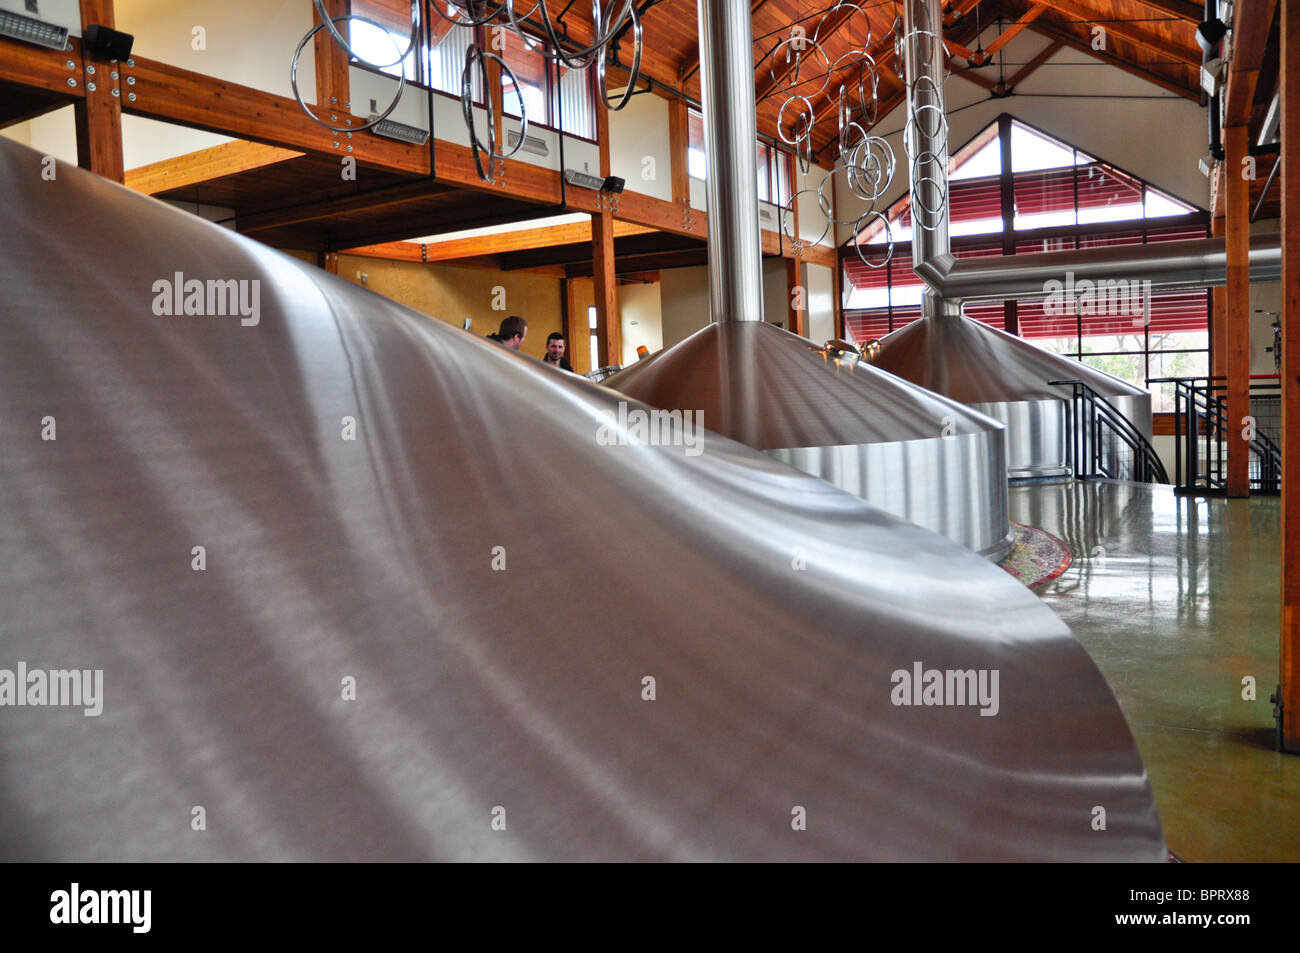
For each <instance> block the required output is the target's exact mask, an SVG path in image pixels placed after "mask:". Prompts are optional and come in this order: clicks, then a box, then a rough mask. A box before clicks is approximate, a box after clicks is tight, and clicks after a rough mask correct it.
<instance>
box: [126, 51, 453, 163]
mask: <svg viewBox="0 0 1300 953" xmlns="http://www.w3.org/2000/svg"><path fill="white" fill-rule="evenodd" d="M132 64H134V65H132ZM118 68H119V70H121V72H122V73H123V76H122V81H123V82H122V88H123V89H126V88H127V86H128V85H130V87H131V90H132V92H133V93H134V94H135V99H134V100H133V101H131V102H123V103H122V107H123V111H124V112H127V113H130V114H132V115H135V116H145V117H147V118H149V119H157V120H161V121H162V122H170V123H176V124H177V125H182V126H189V127H191V128H194V129H203V130H205V131H207V132H215V133H218V134H220V135H226V136H233V137H234V138H236V139H248V140H251V141H253V142H262V143H265V144H267V145H272V146H280V147H282V148H287V149H296V150H299V151H302V152H315V153H320V154H324V155H332V156H336V157H338V159H339V160H340V163H341V160H342V159H343V158H344V157H347V156H351V157H353V158H355V159H356V161H357V164H358V165H360V166H366V165H370V166H373V167H376V168H381V169H385V170H387V171H391V172H407V173H412V174H416V175H427V174H428V172H429V150H428V149H427V148H425V147H423V146H415V145H408V144H407V143H404V142H395V141H394V140H392V139H383V138H381V137H379V136H375V135H372V134H371V133H369V132H365V133H356V134H354V135H353V137H352V138H351V139H348V138H347V137H346V136H345V135H344V134H343V133H332V132H330V131H329V130H328V129H326V128H325V127H323V126H321V125H318V124H317V123H315V122H312V120H311V119H310V118H308V117H307V115H306V114H305V113H304V112H303V111H302V108H301V107H300V106H299V105H298V103H297V102H296V101H295V100H293V99H290V98H289V97H287V96H277V95H275V94H274V93H267V92H264V91H262V90H260V89H253V88H252V87H249V86H241V85H239V84H238V83H229V82H226V81H225V80H221V79H217V78H216V77H213V76H205V75H203V74H202V73H195V72H193V71H191V70H185V69H180V68H179V67H176V66H170V65H168V64H166V63H161V62H159V61H157V60H151V59H148V58H146V57H142V56H136V57H134V58H133V59H132V60H130V61H128V62H126V63H121V64H119V67H118ZM131 80H134V83H131ZM330 115H337V116H338V123H342V122H344V121H345V120H346V119H348V118H351V119H352V122H353V123H354V124H355V125H357V126H361V125H363V124H364V123H365V120H364V119H363V118H361V117H360V116H355V115H351V114H349V113H348V112H346V111H345V110H339V112H338V113H331V114H330ZM327 118H328V117H327ZM338 123H336V125H337V124H338ZM349 147H351V149H352V151H351V152H349V151H348V148H349Z"/></svg>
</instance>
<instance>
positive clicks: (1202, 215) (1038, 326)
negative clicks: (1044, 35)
mask: <svg viewBox="0 0 1300 953" xmlns="http://www.w3.org/2000/svg"><path fill="white" fill-rule="evenodd" d="M1021 131H1028V133H1029V134H1031V135H1032V136H1034V137H1039V138H1041V139H1043V140H1046V141H1048V142H1050V143H1052V144H1053V145H1054V146H1055V147H1057V148H1059V150H1060V151H1061V153H1062V157H1064V156H1065V155H1066V154H1067V153H1068V159H1069V161H1068V162H1064V161H1062V162H1060V163H1059V164H1056V165H1052V164H1050V163H1048V164H1041V165H1038V166H1036V167H1031V168H1024V166H1025V165H1030V166H1033V163H1024V162H1020V163H1018V162H1017V157H1016V154H1015V153H1014V152H1013V150H1012V136H1013V135H1014V134H1017V133H1018V132H1021ZM963 168H965V170H966V171H965V172H964V173H963ZM1085 176H1086V178H1085ZM950 180H951V181H952V182H954V183H958V182H959V183H960V186H956V187H952V190H953V204H954V214H953V221H954V227H953V229H952V232H953V233H954V237H953V238H952V239H951V241H952V249H953V254H954V255H955V256H956V257H958V258H967V257H995V256H1011V255H1015V254H1017V253H1020V254H1025V253H1031V252H1038V251H1060V250H1067V249H1075V248H1087V247H1092V246H1097V245H1125V244H1139V243H1141V244H1145V243H1149V242H1156V241H1174V240H1179V239H1189V238H1204V237H1206V236H1207V235H1208V234H1209V225H1210V216H1209V213H1208V212H1207V211H1206V210H1204V209H1201V208H1197V207H1196V206H1194V205H1191V204H1189V203H1186V202H1182V201H1181V200H1178V199H1175V198H1173V197H1171V196H1169V195H1167V194H1166V193H1164V192H1163V191H1161V190H1159V189H1156V188H1155V187H1154V186H1151V185H1150V184H1149V183H1147V182H1146V181H1145V180H1143V179H1142V178H1141V177H1139V176H1136V175H1133V174H1132V173H1129V172H1127V171H1125V170H1123V169H1122V168H1120V167H1118V166H1115V165H1114V164H1113V163H1107V162H1105V161H1104V160H1099V159H1097V158H1094V157H1093V156H1090V155H1087V154H1086V153H1083V152H1082V151H1081V150H1078V149H1077V148H1075V147H1074V146H1071V145H1070V144H1068V143H1065V142H1063V141H1061V140H1060V139H1058V138H1057V137H1054V136H1051V135H1050V134H1048V133H1046V132H1043V131H1042V130H1039V129H1037V128H1035V127H1034V126H1032V125H1030V124H1029V123H1026V122H1024V120H1021V119H1018V118H1016V117H1012V116H1010V115H1009V114H1005V113H1004V114H1002V115H1001V116H999V117H998V118H997V120H995V122H994V123H992V124H991V125H990V126H988V127H986V128H985V129H983V130H981V131H980V132H979V133H978V134H977V135H976V136H974V137H972V139H971V140H970V141H969V142H968V143H967V144H966V145H965V146H963V147H962V149H959V150H957V151H956V153H954V165H953V167H952V168H950ZM1081 182H1082V183H1083V185H1082V188H1081V185H1080V183H1081ZM1063 186H1064V188H1063ZM958 188H959V189H960V192H961V194H960V196H959V195H958V194H957V189H958ZM1081 193H1082V197H1081ZM1053 197H1054V199H1055V201H1054V202H1053V201H1052V199H1053ZM1045 199H1046V200H1045ZM1018 200H1019V201H1018ZM1066 204H1068V206H1069V207H1068V208H1064V209H1061V210H1060V211H1059V212H1055V213H1054V209H1056V208H1057V207H1058V206H1062V205H1066ZM1027 208H1037V209H1041V210H1043V211H1042V212H1040V213H1039V215H1038V218H1037V221H1044V220H1046V221H1051V220H1053V219H1058V220H1059V219H1066V221H1065V223H1063V224H1051V225H1047V226H1039V227H1026V223H1027V222H1033V221H1034V220H1035V219H1034V217H1033V216H1030V215H1026V214H1021V212H1022V211H1024V210H1025V209H1027ZM1126 210H1127V211H1126ZM1171 211H1173V212H1176V213H1177V214H1168V213H1169V212H1171ZM909 212H910V209H909V208H908V201H907V196H904V197H903V198H901V199H899V201H898V202H896V203H895V204H894V205H893V206H892V207H891V208H890V210H889V212H888V213H886V218H888V219H889V220H890V222H891V225H893V224H901V225H902V226H903V228H904V229H906V228H909V227H910V216H909V214H908V213H909ZM1153 212H1155V213H1157V214H1152V213H1153ZM1133 213H1136V214H1133ZM1126 214H1131V215H1132V217H1121V216H1123V215H1126ZM963 225H967V226H968V227H967V228H966V229H965V231H966V232H967V233H966V234H962V232H963V228H962V226H963ZM876 232H877V233H883V229H881V228H879V227H877V229H876ZM903 234H904V235H907V232H906V231H905V230H904V231H903ZM880 237H883V235H882V234H881V235H876V234H873V235H870V236H868V242H867V243H864V244H863V246H862V247H863V254H864V255H865V256H866V258H867V259H868V260H869V261H872V262H873V264H875V263H879V262H881V261H882V260H883V259H884V256H885V251H884V249H885V246H884V245H883V244H873V243H871V242H872V241H873V240H874V241H876V242H878V241H879V239H880ZM909 237H910V236H909ZM911 258H912V250H911V242H910V240H909V241H897V240H896V241H895V243H894V249H893V255H892V258H891V259H890V261H889V262H888V263H887V264H885V265H884V266H883V267H879V268H875V269H872V268H869V267H867V266H865V265H863V264H862V263H861V261H860V259H859V256H858V249H857V248H855V247H854V245H853V240H852V239H850V240H849V241H848V242H845V244H844V245H843V246H841V248H840V267H841V274H842V278H843V286H844V287H845V288H846V289H849V293H850V298H851V299H852V297H854V296H856V298H857V300H858V301H859V302H861V304H862V305H869V306H859V307H851V306H847V305H846V307H845V308H844V318H845V328H846V330H847V331H848V333H849V334H850V335H851V336H853V337H855V338H857V339H858V340H869V339H871V338H880V337H883V336H884V335H885V334H888V333H891V332H893V331H896V330H898V329H899V328H901V327H903V326H905V325H906V324H908V323H910V322H911V321H913V320H916V319H917V318H919V317H920V292H921V289H922V287H923V286H922V283H921V281H920V279H919V278H918V277H917V276H916V275H915V274H914V273H913V272H912V268H911ZM1149 297H1150V304H1149V306H1146V305H1144V306H1143V308H1142V313H1141V315H1140V317H1136V318H1135V319H1134V320H1133V321H1132V322H1129V323H1131V326H1125V324H1126V322H1125V320H1121V319H1116V318H1106V317H1100V316H1094V315H1093V314H1091V313H1089V309H1088V307H1087V305H1086V304H1084V305H1082V306H1081V305H1080V302H1079V301H1077V300H1076V301H1073V302H1072V304H1071V305H1070V306H1069V307H1070V310H1069V311H1067V312H1066V313H1064V314H1060V313H1056V314H1053V313H1051V312H1052V310H1053V309H1051V308H1049V307H1046V306H1045V303H1044V302H1043V301H1032V300H1031V301H1025V300H1021V301H1004V302H998V301H993V302H979V303H974V304H970V305H967V307H966V309H965V311H966V314H967V316H968V317H971V318H974V319H975V320H979V321H984V322H985V323H988V324H991V325H993V326H995V327H999V328H1002V329H1004V330H1006V331H1008V332H1009V333H1012V334H1018V335H1020V336H1022V337H1025V338H1027V339H1034V340H1035V341H1036V343H1039V344H1040V345H1042V346H1045V347H1047V348H1048V349H1049V350H1053V351H1055V352H1056V353H1060V354H1063V355H1065V356H1068V357H1071V358H1073V359H1075V360H1079V361H1081V362H1084V363H1087V364H1090V365H1092V366H1095V367H1099V368H1101V369H1102V370H1106V371H1109V372H1111V373H1116V374H1118V376H1122V377H1125V378H1126V379H1129V380H1131V381H1132V382H1134V383H1136V384H1138V385H1139V386H1149V385H1147V384H1146V381H1147V380H1148V379H1150V378H1156V377H1166V376H1198V375H1203V374H1207V373H1208V369H1209V366H1210V347H1211V340H1212V334H1211V333H1210V332H1211V328H1210V321H1211V305H1210V301H1211V299H1210V293H1209V291H1208V290H1196V291H1190V292H1181V291H1180V292H1155V293H1152V294H1151V295H1150V296H1149ZM1168 389H1169V385H1163V386H1160V387H1156V388H1155V389H1153V394H1152V396H1153V408H1154V409H1156V410H1158V411H1163V410H1166V409H1172V393H1165V391H1167V390H1168ZM1167 405H1168V406H1167Z"/></svg>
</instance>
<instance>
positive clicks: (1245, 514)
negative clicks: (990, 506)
mask: <svg viewBox="0 0 1300 953" xmlns="http://www.w3.org/2000/svg"><path fill="white" fill-rule="evenodd" d="M1278 517H1279V507H1278V501H1277V499H1276V498H1268V497H1259V498H1255V499H1250V500H1223V499H1210V500H1206V499H1198V498H1187V497H1178V496H1176V495H1175V494H1174V493H1173V491H1172V489H1171V488H1170V487H1167V486H1151V485H1145V484H1132V483H1118V482H1111V481H1104V482H1090V483H1078V482H1073V483H1060V484H1047V485H1043V484H1040V485H1033V486H1020V487H1012V489H1011V518H1012V519H1013V520H1016V521H1017V522H1021V523H1029V524H1030V525H1033V526H1039V527H1041V528H1043V529H1045V530H1047V531H1048V532H1051V533H1055V534H1056V535H1057V536H1060V537H1061V538H1062V539H1064V540H1065V541H1066V542H1067V543H1068V544H1069V546H1070V549H1071V551H1072V552H1073V553H1074V563H1073V565H1072V566H1071V567H1070V568H1069V569H1068V570H1067V571H1066V572H1065V573H1064V574H1063V575H1061V576H1060V577H1058V578H1057V579H1055V580H1053V581H1052V582H1050V583H1048V584H1047V585H1046V586H1044V587H1043V588H1042V589H1040V590H1039V594H1040V595H1041V596H1042V598H1043V600H1044V601H1045V602H1046V603H1047V604H1048V605H1049V606H1051V608H1052V609H1053V610H1054V611H1055V612H1056V613H1057V614H1058V615H1059V616H1060V617H1061V618H1062V619H1064V620H1065V622H1066V624H1068V625H1069V626H1070V628H1071V629H1073V630H1074V634H1075V635H1076V636H1077V637H1078V638H1079V640H1080V641H1081V642H1082V643H1083V645H1084V646H1085V648H1087V650H1088V652H1089V653H1090V654H1091V655H1092V657H1093V659H1094V660H1095V661H1096V663H1097V665H1098V667H1099V668H1100V669H1101V671H1102V673H1103V674H1104V675H1105V676H1106V678H1107V679H1108V680H1109V682H1110V685H1111V688H1112V689H1113V690H1114V692H1115V695H1116V697H1117V698H1118V699H1119V703H1120V705H1121V707H1122V708H1123V710H1124V714H1125V715H1126V716H1127V717H1128V721H1129V725H1130V726H1131V728H1132V730H1133V735H1134V737H1135V738H1136V739H1137V743H1138V747H1139V748H1140V749H1141V752H1142V758H1143V760H1144V761H1145V763H1146V766H1147V772H1148V773H1149V774H1150V777H1151V786H1152V789H1153V791H1154V792H1155V797H1156V804H1157V807H1158V809H1159V811H1160V819H1161V822H1162V824H1163V825H1164V831H1165V839H1166V841H1167V843H1168V845H1169V849H1170V850H1171V851H1172V852H1173V853H1174V854H1175V855H1176V856H1177V857H1178V858H1179V859H1181V860H1185V861H1238V860H1240V861H1284V860H1288V861H1295V860H1300V755H1286V754H1280V753H1278V752H1277V751H1276V748H1275V744H1274V732H1275V727H1274V720H1273V706H1272V705H1271V704H1270V703H1269V700H1268V696H1269V694H1270V693H1271V692H1272V691H1273V690H1274V687H1275V686H1276V684H1277V677H1278V675H1277V673H1278V611H1279V609H1278V601H1279V596H1278V591H1279V583H1280V577H1279V562H1278V558H1279V519H1278ZM1247 676H1250V677H1253V678H1254V680H1255V698H1254V700H1253V701H1252V700H1247V699H1244V698H1243V697H1242V696H1243V692H1244V691H1245V690H1246V689H1245V686H1244V685H1243V679H1245V678H1246V677H1247Z"/></svg>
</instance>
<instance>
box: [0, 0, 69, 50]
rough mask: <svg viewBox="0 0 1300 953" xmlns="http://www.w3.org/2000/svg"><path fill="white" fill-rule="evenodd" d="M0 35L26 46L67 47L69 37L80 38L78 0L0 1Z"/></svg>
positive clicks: (53, 48) (57, 48)
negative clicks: (31, 44) (29, 44)
mask: <svg viewBox="0 0 1300 953" xmlns="http://www.w3.org/2000/svg"><path fill="white" fill-rule="evenodd" d="M0 36H7V37H9V38H11V39H14V40H22V41H23V42H25V43H35V44H36V45H37V46H45V47H49V48H50V49H52V50H64V49H67V48H68V37H69V36H81V4H80V3H78V2H77V0H0Z"/></svg>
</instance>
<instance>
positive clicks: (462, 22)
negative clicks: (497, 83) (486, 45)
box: [289, 0, 643, 182]
mask: <svg viewBox="0 0 1300 953" xmlns="http://www.w3.org/2000/svg"><path fill="white" fill-rule="evenodd" d="M313 2H314V4H315V7H316V13H317V16H318V19H319V21H320V22H319V23H317V24H316V25H315V26H313V27H312V28H311V30H309V31H308V32H307V34H306V35H305V36H304V37H303V38H302V40H301V41H300V42H299V43H298V47H297V48H296V49H295V50H294V52H293V60H292V62H291V63H290V66H289V82H290V85H291V86H292V87H293V95H294V98H295V99H296V100H297V101H298V105H299V106H301V107H302V110H303V112H305V113H306V114H307V115H308V116H309V117H310V118H311V119H312V120H313V121H314V122H316V123H319V124H320V125H322V126H324V127H325V128H326V129H329V130H330V131H331V132H363V131H365V130H367V129H372V128H374V127H375V126H376V125H378V124H379V123H380V122H382V121H383V120H384V119H386V118H388V116H389V115H391V114H392V112H393V110H394V109H396V108H397V104H398V103H399V102H400V101H401V99H402V93H403V92H405V90H406V76H405V71H404V70H403V71H402V72H400V73H398V76H397V91H396V93H395V94H394V96H393V100H392V102H391V103H389V104H388V107H387V108H386V109H385V110H384V111H383V112H381V113H379V114H378V115H375V116H372V117H370V119H369V120H368V121H366V122H364V123H361V124H357V125H353V124H352V121H351V120H347V121H346V122H345V123H344V125H341V126H340V125H333V124H332V122H330V121H326V120H325V119H323V118H322V117H321V116H318V115H317V114H316V113H315V112H314V111H312V109H311V107H310V106H308V105H307V103H306V102H305V101H304V100H303V98H302V93H301V92H300V91H299V89H298V64H299V61H300V59H301V57H302V51H303V50H304V49H306V48H307V44H308V43H310V42H311V41H312V39H313V38H314V37H315V36H316V34H318V33H319V32H320V31H321V30H326V31H328V32H329V35H330V39H331V40H333V41H334V42H335V43H337V44H338V45H339V47H340V48H341V49H342V50H343V51H344V52H346V53H347V54H348V56H349V57H350V58H352V59H355V60H356V61H357V62H358V63H360V64H361V65H362V66H365V67H368V68H370V69H373V70H386V69H391V68H392V67H394V66H397V65H398V64H400V63H403V62H405V60H406V59H407V57H409V56H410V55H411V54H412V53H414V52H415V51H416V48H417V46H418V44H419V39H420V26H421V23H422V22H423V20H424V18H425V16H426V13H425V12H424V11H423V9H422V8H423V7H425V6H426V5H427V7H428V9H430V10H432V11H433V12H434V13H435V14H437V15H438V16H439V17H441V18H442V19H443V20H446V21H447V22H448V23H451V24H452V25H454V26H464V27H480V26H492V27H493V29H494V30H512V31H513V32H514V33H515V34H517V35H518V37H519V39H520V40H521V41H522V42H523V44H524V46H525V47H526V48H527V49H529V50H532V51H534V52H536V53H540V54H541V55H542V56H544V57H546V58H547V59H549V60H552V61H554V62H555V63H557V64H559V65H560V66H563V67H564V68H566V69H570V70H584V69H586V68H587V67H588V66H591V65H592V64H593V63H594V64H595V66H596V76H597V83H596V87H597V89H598V90H599V91H600V98H601V101H602V102H603V103H604V104H605V107H606V108H607V109H610V110H614V111H617V110H619V109H622V108H623V107H624V106H626V105H627V104H628V102H629V101H630V100H631V98H632V93H633V92H634V91H635V89H636V83H637V79H638V78H639V77H640V75H641V53H642V47H643V35H642V30H641V14H640V13H639V12H638V11H637V9H636V4H635V2H634V0H623V2H622V4H621V5H619V4H618V3H617V0H616V2H615V3H613V4H611V5H610V6H608V7H605V6H603V5H602V4H601V0H591V22H592V23H593V24H594V25H595V27H596V36H595V37H593V39H592V42H591V43H590V44H588V45H587V46H584V47H580V48H577V49H573V48H572V44H571V43H570V44H569V48H566V46H565V40H564V39H562V38H561V37H560V35H559V34H558V33H557V32H556V30H555V25H554V24H553V23H552V20H551V15H550V11H549V10H548V9H547V6H546V0H534V2H533V5H532V6H531V7H529V8H528V10H527V12H524V13H520V12H519V11H518V10H517V9H516V8H515V6H516V5H515V0H502V2H500V3H494V2H492V0H423V2H422V0H411V18H410V22H411V31H410V36H409V37H408V40H407V44H406V49H405V50H400V51H399V50H398V43H397V41H396V40H393V47H394V51H395V52H397V56H396V57H395V58H394V59H393V60H392V61H391V62H388V63H374V62H371V61H370V60H368V59H366V58H365V57H364V56H362V55H361V54H359V53H358V52H357V51H356V50H354V49H353V48H352V46H351V44H350V43H348V41H347V40H346V39H345V38H344V36H343V34H342V33H341V32H340V31H339V29H338V25H339V24H341V23H343V22H345V21H352V20H355V21H358V22H360V23H365V24H367V25H369V26H372V27H375V28H377V29H380V30H383V31H384V33H385V35H388V36H389V37H390V39H391V36H392V35H391V34H390V33H388V31H387V29H386V28H385V27H384V26H383V24H381V23H378V22H376V21H374V20H371V19H368V18H367V17H363V16H358V15H356V14H348V15H346V16H337V17H331V16H330V15H329V13H328V12H327V11H326V9H325V5H324V0H313ZM537 14H540V16H536V15H537ZM525 22H527V23H528V25H529V26H531V27H533V28H534V30H537V29H539V28H540V31H541V34H542V35H541V36H536V35H533V34H531V33H528V32H526V31H525V29H524V24H525ZM628 31H630V32H631V34H632V63H631V66H630V67H628V68H627V69H628V74H629V76H628V83H627V86H626V87H625V88H624V90H623V92H622V94H621V95H619V96H617V97H614V98H611V96H610V94H609V87H608V81H607V61H608V52H609V48H610V47H611V46H612V45H613V44H614V43H615V42H616V41H617V40H618V39H619V38H620V37H621V36H622V35H623V34H624V33H626V32H628ZM495 45H496V43H494V46H495ZM489 62H491V63H495V64H496V66H497V67H498V68H499V69H500V70H501V73H502V74H503V76H506V77H509V79H510V82H511V84H512V86H513V88H514V89H515V90H518V89H519V84H518V83H517V82H516V80H515V75H514V73H513V71H511V69H510V68H509V67H508V66H507V65H506V64H505V62H504V61H503V60H502V58H501V57H500V56H498V55H496V54H495V53H492V52H489V51H487V50H484V49H482V48H480V47H479V46H478V45H477V44H470V46H469V48H468V50H467V51H466V54H465V66H464V68H463V69H462V71H461V91H460V101H461V113H462V115H463V116H464V119H465V125H466V128H467V129H468V130H469V140H470V151H471V152H472V153H473V156H474V167H475V170H476V171H477V172H478V175H479V178H480V179H482V180H483V181H484V182H492V181H494V179H493V173H494V170H495V166H496V163H497V162H499V161H501V160H504V159H508V158H510V157H511V156H513V155H515V153H517V152H518V151H519V149H520V147H521V146H522V145H523V142H524V139H525V137H526V135H527V132H528V110H527V108H526V106H525V104H524V100H523V96H522V95H519V118H520V125H521V129H520V133H519V139H518V141H517V142H516V143H515V146H514V148H512V149H510V150H509V151H504V152H503V151H501V149H500V145H499V143H498V142H497V138H496V125H497V123H496V120H497V116H496V111H497V106H496V103H495V102H494V101H493V97H492V96H488V95H485V96H484V97H483V100H484V103H483V105H484V108H485V109H486V112H487V117H486V118H487V129H488V132H487V141H486V142H484V141H483V139H482V138H481V137H480V136H479V134H478V131H477V130H476V129H475V125H474V88H475V85H476V83H475V80H476V79H477V81H478V83H477V85H479V86H480V88H482V89H484V90H486V89H487V86H488V84H487V75H488V70H487V65H488V63H489ZM332 121H333V122H337V116H335V117H332ZM429 121H430V125H431V126H432V122H433V117H432V116H431V117H430V119H429ZM430 133H432V129H430ZM485 158H486V160H487V161H486V164H485V163H484V161H483V160H484V159H485Z"/></svg>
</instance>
